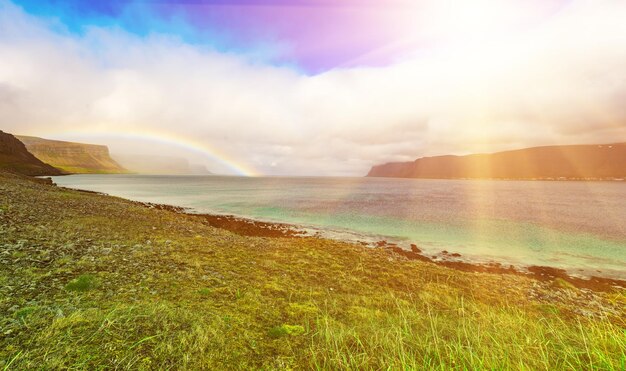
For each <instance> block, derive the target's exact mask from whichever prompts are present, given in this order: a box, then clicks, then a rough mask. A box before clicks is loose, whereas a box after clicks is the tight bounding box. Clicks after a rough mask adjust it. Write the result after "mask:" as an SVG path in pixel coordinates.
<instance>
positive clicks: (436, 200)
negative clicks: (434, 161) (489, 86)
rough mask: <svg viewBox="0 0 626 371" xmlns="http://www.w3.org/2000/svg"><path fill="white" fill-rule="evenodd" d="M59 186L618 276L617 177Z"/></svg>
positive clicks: (120, 179) (206, 179) (621, 257)
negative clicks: (589, 179)
mask: <svg viewBox="0 0 626 371" xmlns="http://www.w3.org/2000/svg"><path fill="white" fill-rule="evenodd" d="M54 181H55V182H56V183H57V184H59V185H60V186H65V187H72V188H80V189H86V190H92V191H98V192H104V193H108V194H111V195H115V196H120V197H124V198H128V199H133V200H137V201H147V202H155V203H165V204H171V205H177V206H183V207H188V208H192V209H193V210H194V211H196V212H206V213H227V214H235V215H239V216H245V217H250V218H256V219H261V220H268V221H280V222H287V223H292V224H298V225H301V226H303V227H305V228H307V229H310V230H314V231H319V232H321V233H322V234H323V235H325V236H328V237H333V238H342V239H354V240H365V241H369V242H373V241H377V240H380V239H386V240H388V241H395V242H398V243H399V244H400V245H403V246H405V247H408V245H409V244H410V243H415V244H417V245H419V246H420V247H421V248H422V249H423V250H424V251H426V252H428V253H429V254H430V253H432V254H436V253H439V252H441V251H442V250H447V251H449V252H458V253H460V254H462V256H463V257H464V259H470V260H472V261H481V262H486V261H498V262H504V263H511V264H516V265H532V264H537V265H549V266H555V267H562V268H566V269H568V270H569V271H570V272H571V273H580V274H585V275H587V274H597V275H602V276H607V277H616V278H621V279H626V183H624V182H542V181H528V182H527V181H490V180H418V179H386V178H313V177H311V178H308V177H298V178H284V177H261V178H244V177H226V176H146V175H72V176H64V177H55V178H54Z"/></svg>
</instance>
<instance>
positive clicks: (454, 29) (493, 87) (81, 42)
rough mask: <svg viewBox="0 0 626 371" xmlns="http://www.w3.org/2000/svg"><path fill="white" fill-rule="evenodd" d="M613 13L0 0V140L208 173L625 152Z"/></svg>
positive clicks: (619, 16) (550, 6) (408, 5)
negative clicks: (592, 149) (480, 155)
mask: <svg viewBox="0 0 626 371" xmlns="http://www.w3.org/2000/svg"><path fill="white" fill-rule="evenodd" d="M625 19H626V2H625V1H623V0H584V1H583V0H508V1H504V0H467V1H462V2H461V1H451V0H386V1H380V0H343V1H341V2H339V1H331V0H291V1H289V0H248V1H246V0H235V1H226V0H156V1H149V0H111V1H86V0H49V1H45V2H44V1H40V0H13V1H10V0H0V130H4V131H7V132H11V133H16V134H25V135H36V136H42V137H47V138H52V139H62V140H76V141H83V142H89V143H100V144H107V145H109V147H110V149H111V151H112V152H113V153H124V154H132V153H142V154H154V155H171V156H178V157H185V158H188V159H190V161H191V162H195V163H200V164H204V165H206V166H207V167H208V168H209V169H210V170H212V171H214V172H216V173H224V174H238V175H327V176H361V175H364V174H366V173H367V171H368V169H369V168H370V167H371V166H372V165H374V164H379V163H384V162H389V161H411V160H414V159H415V158H418V157H422V156H432V155H441V154H467V153H473V152H492V151H499V150H506V149H515V148H523V147H530V146H536V145H550V144H591V143H613V142H619V141H626V68H624V66H626V22H624V20H625Z"/></svg>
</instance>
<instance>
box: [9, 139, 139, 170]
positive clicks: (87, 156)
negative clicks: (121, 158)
mask: <svg viewBox="0 0 626 371" xmlns="http://www.w3.org/2000/svg"><path fill="white" fill-rule="evenodd" d="M16 137H17V138H18V139H19V140H20V141H21V142H23V143H24V144H25V145H26V148H27V149H28V151H29V152H31V153H32V154H33V155H35V157H37V158H38V159H40V160H41V161H43V162H46V163H48V164H50V165H52V166H54V167H57V168H59V169H61V170H63V171H66V172H69V173H74V174H121V173H127V172H128V171H127V170H126V169H124V168H123V167H122V166H120V165H119V164H118V163H117V162H115V160H113V159H112V158H111V156H110V155H109V149H108V148H107V147H106V146H101V145H95V144H84V143H74V142H64V141H59V140H49V139H43V138H37V137H30V136H23V135H18V136H16Z"/></svg>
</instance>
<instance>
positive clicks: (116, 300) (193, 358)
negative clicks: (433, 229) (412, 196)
mask: <svg viewBox="0 0 626 371" xmlns="http://www.w3.org/2000/svg"><path fill="white" fill-rule="evenodd" d="M0 205H3V210H4V211H3V212H2V213H0V283H2V284H1V285H0V369H11V370H13V369H15V370H24V369H68V368H69V369H101V368H112V369H146V370H152V369H281V368H286V369H301V368H305V369H333V370H334V369H439V370H448V369H459V370H465V369H546V370H555V369H556V370H558V369H575V370H579V369H598V370H624V368H625V364H626V354H625V349H626V323H625V320H624V319H625V318H626V313H625V309H624V308H626V294H625V293H624V292H620V291H615V292H610V293H593V292H589V291H585V290H579V289H577V288H575V287H571V286H570V285H564V284H563V283H562V282H560V281H555V282H538V281H534V280H531V279H528V278H524V277H518V276H511V275H504V276H503V275H495V274H481V273H466V272H460V271H455V270H451V269H448V268H444V267H440V266H436V265H433V264H429V263H423V262H418V261H407V260H405V259H403V258H401V257H399V256H397V255H394V254H393V253H392V252H390V251H386V250H381V249H365V248H362V247H359V246H355V245H350V244H345V243H341V242H334V241H327V240H320V239H314V238H306V239H272V238H251V237H243V236H239V235H235V234H232V233H230V232H227V231H225V230H220V229H215V228H212V227H209V226H207V225H204V224H202V223H201V222H200V221H199V220H198V219H197V218H194V217H190V216H183V215H177V214H173V213H170V212H167V211H159V210H150V209H146V208H143V207H139V206H137V205H134V204H132V203H129V202H126V201H124V200H120V199H117V198H113V197H106V196H99V195H91V194H84V193H79V192H73V191H68V190H62V189H58V188H55V187H48V186H44V185H40V184H35V183H32V182H29V181H27V180H24V179H22V178H19V177H13V176H8V175H1V174H0Z"/></svg>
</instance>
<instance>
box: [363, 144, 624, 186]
mask: <svg viewBox="0 0 626 371" xmlns="http://www.w3.org/2000/svg"><path fill="white" fill-rule="evenodd" d="M367 176H369V177H395V178H431V179H461V178H478V179H481V178H482V179H615V178H621V179H623V178H626V143H615V144H603V145H568V146H546V147H534V148H526V149H519V150H514V151H505V152H497V153H492V154H473V155H467V156H451V155H448V156H436V157H423V158H419V159H417V160H415V161H413V162H395V163H388V164H384V165H377V166H374V167H372V169H371V170H370V172H369V173H368V174H367Z"/></svg>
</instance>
